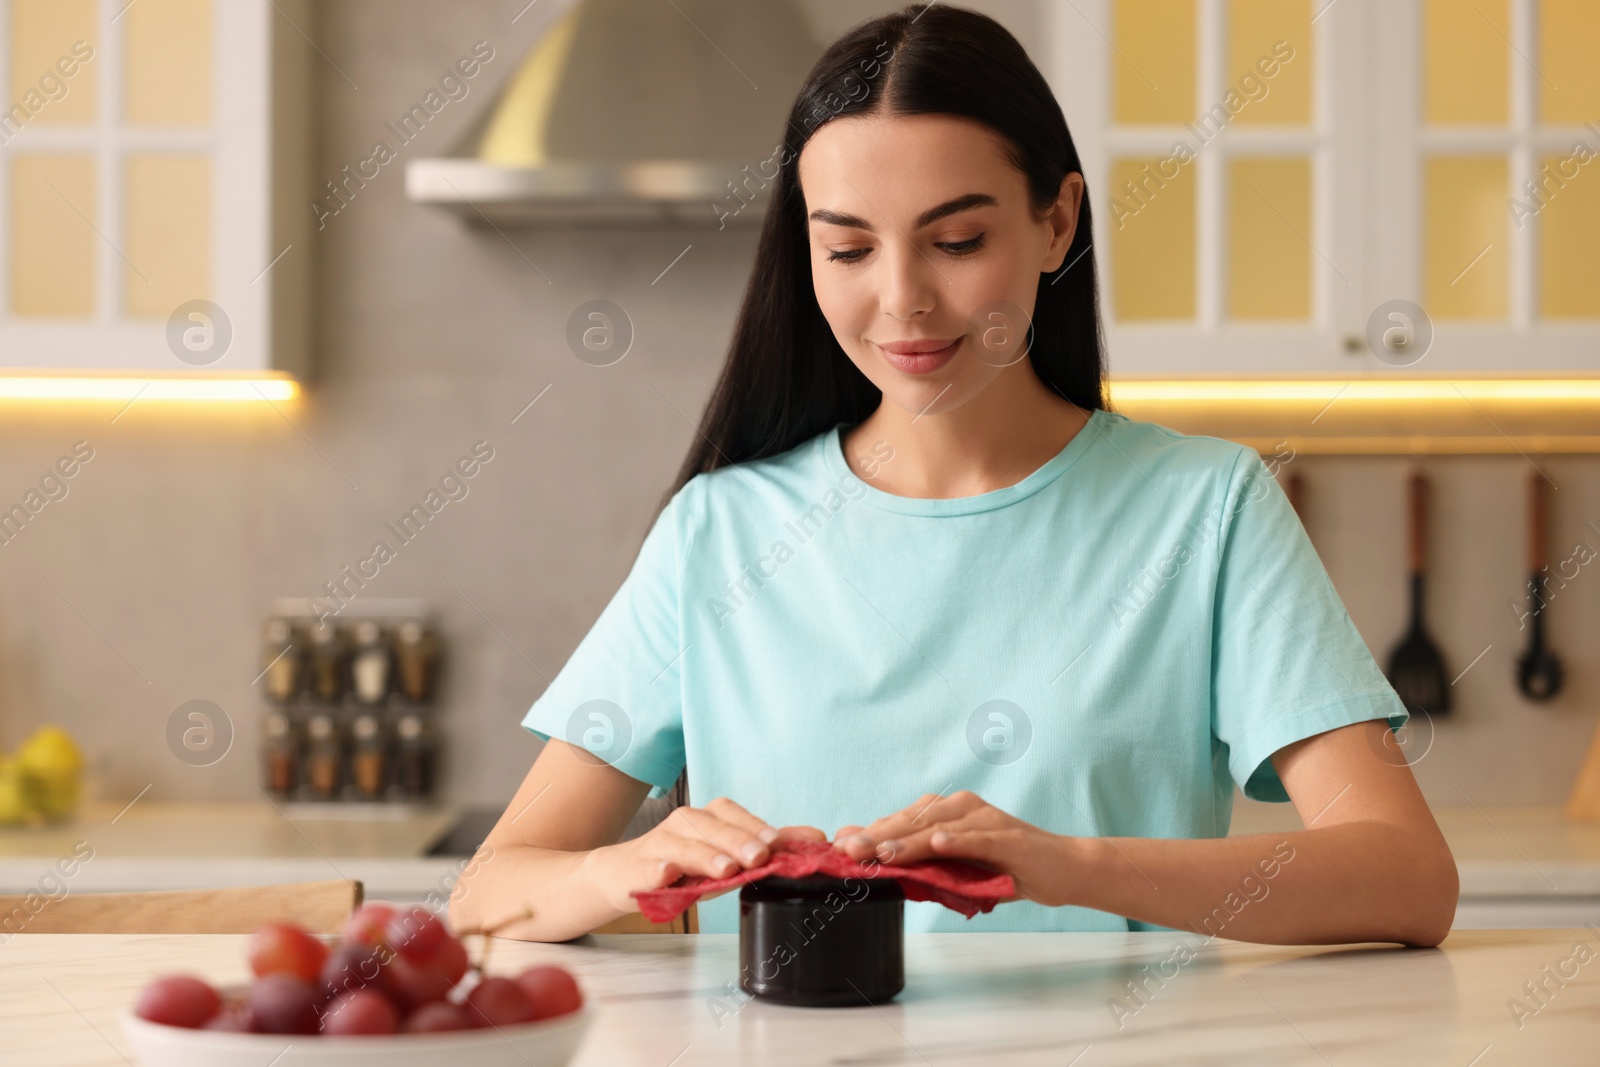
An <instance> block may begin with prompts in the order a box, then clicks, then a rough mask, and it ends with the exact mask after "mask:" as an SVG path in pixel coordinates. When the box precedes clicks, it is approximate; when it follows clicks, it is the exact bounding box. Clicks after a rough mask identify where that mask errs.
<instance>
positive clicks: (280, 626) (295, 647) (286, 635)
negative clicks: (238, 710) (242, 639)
mask: <svg viewBox="0 0 1600 1067" xmlns="http://www.w3.org/2000/svg"><path fill="white" fill-rule="evenodd" d="M261 666H262V676H263V678H264V679H265V688H266V693H267V699H268V700H270V701H272V702H273V703H274V704H287V703H289V702H290V701H291V700H293V699H294V698H295V696H296V695H297V694H298V693H299V692H300V686H301V683H302V675H303V674H304V669H303V668H304V666H305V657H304V652H303V651H302V649H301V648H300V643H299V642H298V641H297V640H296V639H295V633H294V627H292V626H291V625H290V624H289V620H288V619H268V620H267V624H266V627H265V630H264V633H263V644H262V648H261Z"/></svg>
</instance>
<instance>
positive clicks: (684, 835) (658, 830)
mask: <svg viewBox="0 0 1600 1067" xmlns="http://www.w3.org/2000/svg"><path fill="white" fill-rule="evenodd" d="M780 838H785V839H792V840H799V841H826V840H828V835H827V834H825V833H823V832H822V831H821V830H819V829H817V828H816V827H814V826H783V827H773V826H768V825H767V824H766V823H765V822H763V821H762V820H760V819H758V818H757V817H756V816H754V815H752V814H750V813H749V812H748V811H746V810H744V809H743V808H741V807H740V806H739V805H738V804H735V803H734V802H733V801H731V800H729V799H727V798H726V797H718V798H717V799H716V800H713V801H711V802H710V803H709V804H707V805H706V806H705V807H703V808H692V807H678V808H674V809H672V812H671V813H670V814H669V815H668V816H667V817H666V818H665V819H663V820H661V822H659V823H658V824H656V825H655V826H654V827H652V828H651V829H650V830H649V831H647V832H645V833H643V834H641V835H640V836H638V837H636V838H633V839H632V840H631V841H619V842H617V843H616V844H614V845H604V846H602V847H600V848H597V849H593V850H592V851H590V852H589V853H588V854H587V855H586V856H585V857H584V861H583V866H584V870H585V873H586V874H587V875H588V881H589V884H590V885H593V886H594V887H595V888H596V889H597V890H598V891H599V892H600V893H601V895H602V896H603V897H604V898H605V900H606V903H608V904H610V905H611V906H612V907H614V908H616V909H617V910H619V911H621V912H635V911H638V910H639V901H638V900H637V899H635V898H634V897H633V896H632V894H633V893H634V892H643V891H644V890H647V889H660V888H662V887H664V886H668V885H671V884H672V883H673V882H676V881H677V880H678V879H679V877H681V876H683V875H704V876H705V877H707V878H727V877H729V876H730V875H733V874H736V873H738V872H739V871H741V870H745V869H748V868H751V867H759V866H761V865H762V864H763V863H765V862H767V860H768V858H769V857H770V855H771V849H769V848H768V846H769V845H770V844H771V843H772V842H774V841H777V840H778V839H780ZM731 888H733V887H729V889H731ZM728 891H729V890H726V889H725V890H722V892H728ZM720 895H721V893H708V894H706V896H705V897H703V898H702V899H710V898H712V897H715V896H720Z"/></svg>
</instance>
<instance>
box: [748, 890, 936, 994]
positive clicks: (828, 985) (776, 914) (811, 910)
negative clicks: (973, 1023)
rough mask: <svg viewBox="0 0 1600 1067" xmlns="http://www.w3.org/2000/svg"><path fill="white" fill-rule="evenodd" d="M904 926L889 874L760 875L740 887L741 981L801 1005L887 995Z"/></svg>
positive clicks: (897, 973) (899, 976) (898, 975)
mask: <svg viewBox="0 0 1600 1067" xmlns="http://www.w3.org/2000/svg"><path fill="white" fill-rule="evenodd" d="M904 928H905V893H904V892H903V891H902V890H901V888H900V883H899V882H898V881H896V880H895V879H893V878H854V877H851V878H838V877H834V876H831V875H807V876H805V877H802V878H779V877H773V876H769V877H767V878H763V879H761V880H760V881H758V882H752V883H750V884H748V885H746V886H744V888H742V889H740V890H739V972H740V982H739V984H740V986H741V988H743V989H744V990H745V992H747V993H750V994H751V995H753V996H757V997H761V998H762V999H765V1000H771V1001H776V1002H778V1003H782V1004H792V1005H799V1006H803V1007H847V1006H850V1005H867V1004H877V1003H880V1002H882V1001H885V1000H889V999H890V998H892V997H894V995H895V994H897V993H899V992H900V990H901V989H902V988H904V987H905V948H904Z"/></svg>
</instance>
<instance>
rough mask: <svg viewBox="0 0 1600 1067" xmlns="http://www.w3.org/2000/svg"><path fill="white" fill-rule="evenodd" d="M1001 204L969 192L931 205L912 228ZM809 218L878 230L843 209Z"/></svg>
mask: <svg viewBox="0 0 1600 1067" xmlns="http://www.w3.org/2000/svg"><path fill="white" fill-rule="evenodd" d="M999 206H1000V202H999V201H998V200H996V199H995V198H994V197H992V196H990V195H989V194H988V193H967V194H965V195H964V196H958V197H956V198H955V199H954V200H946V201H945V202H944V203H942V204H940V205H939V206H938V207H931V208H929V209H928V210H927V211H924V212H923V213H922V214H920V215H918V216H917V221H916V223H915V224H914V225H913V226H912V227H911V228H912V229H913V230H920V229H922V228H923V227H924V226H927V225H930V224H932V223H935V222H938V221H939V220H940V219H942V218H945V217H947V216H949V215H954V214H956V213H957V212H961V211H968V210H970V209H972V208H975V207H999ZM808 218H810V219H811V220H812V221H814V222H829V223H832V224H833V225H835V226H848V227H850V228H851V229H853V230H866V231H867V232H868V233H877V232H878V231H877V230H875V229H873V228H872V227H871V226H870V225H868V223H867V220H866V219H863V218H861V217H860V216H859V215H848V214H845V213H844V212H842V211H832V210H829V209H828V208H825V207H819V208H817V210H815V211H813V212H812V213H811V214H810V215H809V216H808Z"/></svg>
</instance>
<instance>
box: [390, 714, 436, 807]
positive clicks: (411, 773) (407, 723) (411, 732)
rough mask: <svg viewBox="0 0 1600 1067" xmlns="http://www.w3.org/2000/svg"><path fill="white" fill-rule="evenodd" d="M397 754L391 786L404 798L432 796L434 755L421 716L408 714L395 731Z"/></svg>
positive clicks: (431, 738)
mask: <svg viewBox="0 0 1600 1067" xmlns="http://www.w3.org/2000/svg"><path fill="white" fill-rule="evenodd" d="M395 732H396V733H397V734H398V735H399V750H398V752H397V753H396V755H395V782H396V783H397V784H398V785H399V787H400V792H401V793H402V794H404V795H405V796H406V797H407V798H411V799H421V798H423V797H429V796H432V795H433V771H434V761H435V757H436V755H437V752H436V749H435V746H434V742H433V731H432V730H431V729H430V728H429V727H428V723H427V720H426V719H424V718H423V717H422V715H421V714H419V713H416V712H408V713H407V714H405V715H402V716H401V717H400V722H399V723H398V724H397V725H396V727H395Z"/></svg>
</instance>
